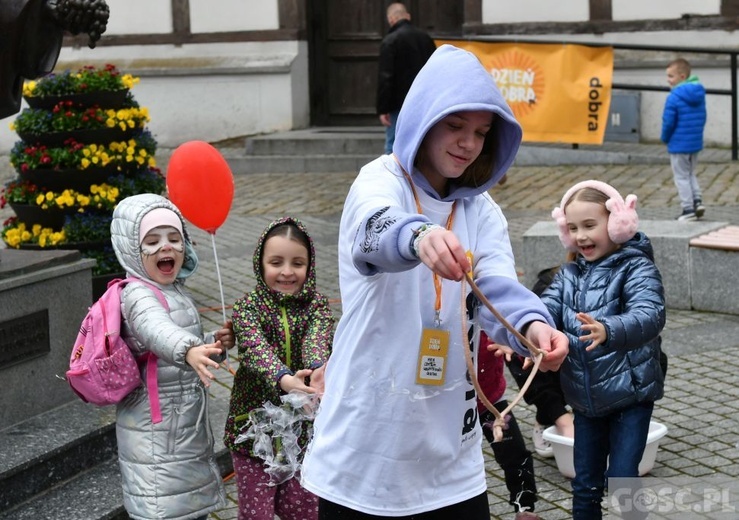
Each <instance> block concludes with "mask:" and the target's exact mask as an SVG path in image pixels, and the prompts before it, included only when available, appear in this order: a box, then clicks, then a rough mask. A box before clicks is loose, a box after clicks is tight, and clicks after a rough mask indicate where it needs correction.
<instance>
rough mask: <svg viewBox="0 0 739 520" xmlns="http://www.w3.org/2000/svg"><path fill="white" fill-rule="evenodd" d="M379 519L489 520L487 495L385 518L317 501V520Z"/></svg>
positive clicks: (321, 500)
mask: <svg viewBox="0 0 739 520" xmlns="http://www.w3.org/2000/svg"><path fill="white" fill-rule="evenodd" d="M379 518H393V519H395V520H449V519H450V518H454V519H459V520H462V519H464V520H489V519H490V505H489V504H488V494H487V493H483V494H481V495H478V496H476V497H473V498H470V499H469V500H465V501H464V502H460V503H459V504H454V505H451V506H447V507H442V508H441V509H437V510H436V511H427V512H425V513H418V514H417V515H410V516H393V517H389V516H387V517H386V516H376V515H368V514H366V513H360V512H359V511H355V510H353V509H349V508H348V507H344V506H340V505H339V504H334V503H333V502H329V501H328V500H324V499H323V498H319V499H318V520H375V519H379Z"/></svg>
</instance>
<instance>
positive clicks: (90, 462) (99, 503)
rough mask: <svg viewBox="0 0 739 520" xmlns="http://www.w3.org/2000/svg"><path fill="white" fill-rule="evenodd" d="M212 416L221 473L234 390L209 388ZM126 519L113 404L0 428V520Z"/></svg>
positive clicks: (227, 469) (226, 469)
mask: <svg viewBox="0 0 739 520" xmlns="http://www.w3.org/2000/svg"><path fill="white" fill-rule="evenodd" d="M209 393H210V395H211V397H212V398H211V399H210V403H209V416H210V421H211V425H212V427H213V434H214V436H215V442H216V446H215V449H216V456H217V461H218V465H219V468H220V470H221V474H222V475H224V476H225V475H227V474H229V473H231V472H232V471H233V465H232V462H231V456H230V452H229V451H228V450H227V449H226V448H225V447H224V446H223V441H222V436H223V425H224V423H225V419H226V414H227V413H228V400H229V396H230V387H229V386H227V385H224V384H214V385H211V387H210V389H209ZM61 518H64V519H65V520H77V519H79V520H111V519H112V520H117V519H119V518H120V519H127V518H128V516H127V515H126V513H125V511H124V510H123V495H122V491H121V480H120V473H119V469H118V457H117V446H116V440H115V408H114V407H112V406H111V407H104V408H98V407H95V406H91V405H88V404H85V403H83V402H82V401H79V400H74V401H72V402H69V403H67V404H64V405H62V406H59V407H57V408H54V409H52V410H49V411H47V412H44V413H41V414H38V415H35V416H33V417H31V418H29V419H28V420H26V421H22V422H19V423H16V424H14V425H13V426H10V427H8V428H5V429H3V430H0V520H10V519H13V520H26V519H29V520H30V519H35V520H36V519H49V520H52V519H53V520H58V519H61Z"/></svg>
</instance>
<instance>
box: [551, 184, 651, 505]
mask: <svg viewBox="0 0 739 520" xmlns="http://www.w3.org/2000/svg"><path fill="white" fill-rule="evenodd" d="M635 207H636V196H635V195H629V196H627V197H626V200H624V199H623V198H622V197H621V195H619V193H618V191H616V190H615V189H614V188H613V187H612V186H610V185H608V184H606V183H604V182H600V181H593V180H589V181H584V182H580V183H578V184H576V185H574V186H573V187H572V188H570V189H569V190H568V191H567V192H566V193H565V195H564V197H563V198H562V203H561V205H560V206H559V207H558V208H555V210H554V211H553V212H552V217H553V218H554V219H555V220H556V222H557V224H558V226H559V235H560V240H561V241H562V244H563V245H564V246H565V248H567V249H568V251H570V259H571V260H572V261H570V262H568V263H566V264H564V265H563V266H562V268H561V269H560V271H559V272H558V273H557V275H556V276H555V278H554V280H553V282H552V284H551V285H550V286H549V288H548V289H547V290H546V291H544V293H543V294H542V300H543V301H544V303H545V304H546V306H547V308H548V309H549V312H550V313H551V315H552V317H553V318H554V321H555V323H556V325H557V327H558V328H559V329H560V330H562V331H563V332H564V333H565V334H566V335H567V336H568V338H569V346H570V351H569V354H568V355H567V358H566V360H565V362H564V363H563V364H562V367H561V368H560V371H561V383H562V389H563V391H564V394H565V398H566V400H567V402H568V403H569V404H570V406H572V409H573V410H574V413H575V445H574V465H575V474H576V475H575V478H574V479H573V480H572V492H573V500H572V514H573V518H574V519H575V520H577V519H586V520H594V519H599V518H602V510H601V505H600V504H601V499H602V498H603V493H604V486H605V484H606V478H608V477H638V467H639V462H640V460H641V458H642V455H643V452H644V447H645V446H646V443H647V435H648V433H649V422H650V420H651V417H652V409H653V407H654V401H656V400H657V399H660V398H661V397H662V394H663V387H664V373H663V371H662V369H661V368H660V343H661V338H660V332H661V331H662V328H663V327H664V325H665V299H664V289H663V287H662V278H661V276H660V273H659V270H658V269H657V266H656V265H655V264H654V256H653V251H652V245H651V243H650V241H649V239H648V238H647V237H646V235H644V233H641V232H637V227H638V223H639V219H638V216H637V214H636V210H635ZM609 455H610V462H609ZM606 469H607V472H606ZM621 495H622V496H625V495H623V493H621Z"/></svg>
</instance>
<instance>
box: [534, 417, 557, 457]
mask: <svg viewBox="0 0 739 520" xmlns="http://www.w3.org/2000/svg"><path fill="white" fill-rule="evenodd" d="M545 429H546V428H545V427H544V426H542V425H541V424H539V423H538V422H534V432H533V435H532V438H533V440H534V450H536V453H538V454H539V455H540V456H542V457H544V458H546V459H548V458H550V457H554V448H552V444H551V443H550V442H549V441H547V440H544V430H545Z"/></svg>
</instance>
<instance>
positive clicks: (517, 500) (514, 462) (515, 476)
mask: <svg viewBox="0 0 739 520" xmlns="http://www.w3.org/2000/svg"><path fill="white" fill-rule="evenodd" d="M506 406H508V402H507V401H505V400H502V401H498V402H497V403H495V408H496V409H497V410H498V411H503V410H504V409H505V407H506ZM494 420H495V417H494V416H493V414H492V413H491V412H490V411H488V410H485V411H484V412H483V413H481V414H480V424H481V425H482V433H483V434H484V435H485V438H486V439H487V441H488V442H489V443H490V446H491V447H492V448H493V455H494V456H495V461H496V462H497V463H498V465H499V466H500V468H501V469H502V470H503V475H504V476H505V485H506V487H507V488H508V492H509V493H510V497H509V500H508V503H509V504H511V505H512V506H513V510H514V511H515V512H517V513H518V512H520V511H533V510H534V504H535V503H536V478H535V477H534V460H533V459H532V458H531V452H530V451H529V450H528V449H527V448H526V442H525V441H524V439H523V435H521V429H520V428H519V427H518V422H517V421H516V418H515V417H514V416H513V414H510V420H509V422H508V428H507V429H505V430H503V439H501V440H500V441H498V442H495V438H494V435H493V430H492V427H490V426H486V425H485V423H488V422H489V423H492V422H493V421H494Z"/></svg>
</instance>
